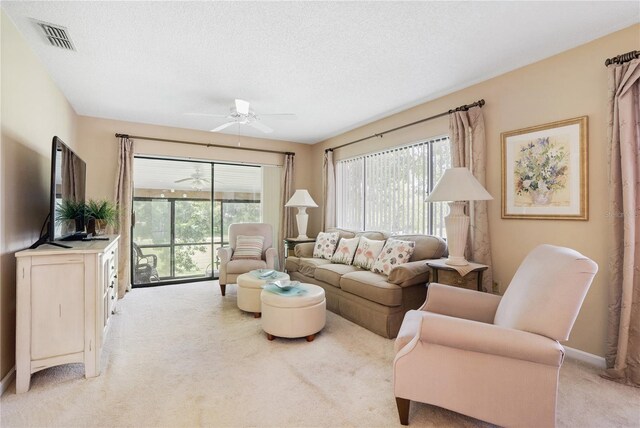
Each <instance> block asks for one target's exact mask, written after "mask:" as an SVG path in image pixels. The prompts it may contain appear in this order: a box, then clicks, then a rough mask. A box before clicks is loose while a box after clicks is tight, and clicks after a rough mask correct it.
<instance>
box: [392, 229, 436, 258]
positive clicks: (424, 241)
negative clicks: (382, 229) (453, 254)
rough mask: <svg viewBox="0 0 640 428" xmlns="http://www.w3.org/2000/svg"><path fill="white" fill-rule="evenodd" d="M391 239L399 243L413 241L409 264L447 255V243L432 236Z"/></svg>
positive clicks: (400, 236) (404, 236)
mask: <svg viewBox="0 0 640 428" xmlns="http://www.w3.org/2000/svg"><path fill="white" fill-rule="evenodd" d="M392 238H393V239H399V240H401V241H413V242H415V243H416V246H415V248H414V249H413V254H411V257H410V258H409V261H410V262H415V261H418V260H428V259H439V258H441V257H443V256H445V255H446V253H447V243H446V242H445V241H444V240H443V239H442V238H439V237H437V236H432V235H394V236H392Z"/></svg>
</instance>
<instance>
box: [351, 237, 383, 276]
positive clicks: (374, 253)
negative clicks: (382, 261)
mask: <svg viewBox="0 0 640 428" xmlns="http://www.w3.org/2000/svg"><path fill="white" fill-rule="evenodd" d="M382 247H384V241H374V240H373V239H368V238H365V237H364V236H363V237H361V238H360V242H359V243H358V249H357V250H356V257H355V258H354V259H353V265H354V266H358V267H361V268H362V269H367V270H369V269H371V267H372V266H373V263H374V262H375V261H376V257H378V254H380V251H382Z"/></svg>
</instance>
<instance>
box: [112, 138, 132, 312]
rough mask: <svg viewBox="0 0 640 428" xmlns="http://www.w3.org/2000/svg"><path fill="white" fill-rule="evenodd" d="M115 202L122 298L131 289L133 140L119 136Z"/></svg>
mask: <svg viewBox="0 0 640 428" xmlns="http://www.w3.org/2000/svg"><path fill="white" fill-rule="evenodd" d="M115 194H116V203H117V204H118V208H119V212H120V214H119V218H118V229H119V232H118V233H119V234H120V245H119V257H118V297H119V298H121V299H122V298H123V297H124V294H125V292H127V291H129V290H130V289H131V216H132V208H133V207H132V200H133V141H131V140H130V139H129V138H126V137H123V138H120V144H119V152H118V176H117V179H116V189H115Z"/></svg>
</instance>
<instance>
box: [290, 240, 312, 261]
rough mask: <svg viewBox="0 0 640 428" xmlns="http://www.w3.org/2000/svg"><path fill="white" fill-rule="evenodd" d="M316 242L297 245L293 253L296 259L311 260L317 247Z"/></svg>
mask: <svg viewBox="0 0 640 428" xmlns="http://www.w3.org/2000/svg"><path fill="white" fill-rule="evenodd" d="M315 245H316V244H315V242H304V243H302V244H297V245H296V246H295V247H293V252H294V254H295V255H296V257H300V258H302V257H305V258H311V257H313V247H315Z"/></svg>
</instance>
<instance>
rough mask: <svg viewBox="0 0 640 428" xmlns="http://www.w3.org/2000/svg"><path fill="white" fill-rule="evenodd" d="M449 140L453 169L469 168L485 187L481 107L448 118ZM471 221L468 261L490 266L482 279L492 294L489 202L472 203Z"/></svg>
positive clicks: (485, 145) (484, 143)
mask: <svg viewBox="0 0 640 428" xmlns="http://www.w3.org/2000/svg"><path fill="white" fill-rule="evenodd" d="M449 137H450V139H451V162H452V164H453V167H455V168H457V167H462V166H464V167H467V168H469V170H470V171H471V173H472V174H473V175H474V177H475V178H477V179H478V181H479V182H480V184H482V185H483V186H485V187H486V185H485V175H486V165H487V160H486V154H487V144H486V141H485V138H484V116H483V115H482V109H481V108H480V107H472V108H470V109H469V110H468V111H457V112H453V113H451V114H450V115H449ZM467 209H468V211H469V212H468V213H467V214H468V215H469V217H470V218H471V226H470V229H469V238H468V242H467V254H466V257H467V259H468V260H471V261H474V262H476V263H483V264H485V265H488V266H489V269H487V270H486V271H485V273H484V275H483V277H482V287H483V288H484V290H485V291H489V292H490V291H491V290H492V284H493V271H492V269H491V266H492V263H491V240H490V239H489V217H488V214H487V202H486V201H473V202H469V205H468V207H467Z"/></svg>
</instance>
